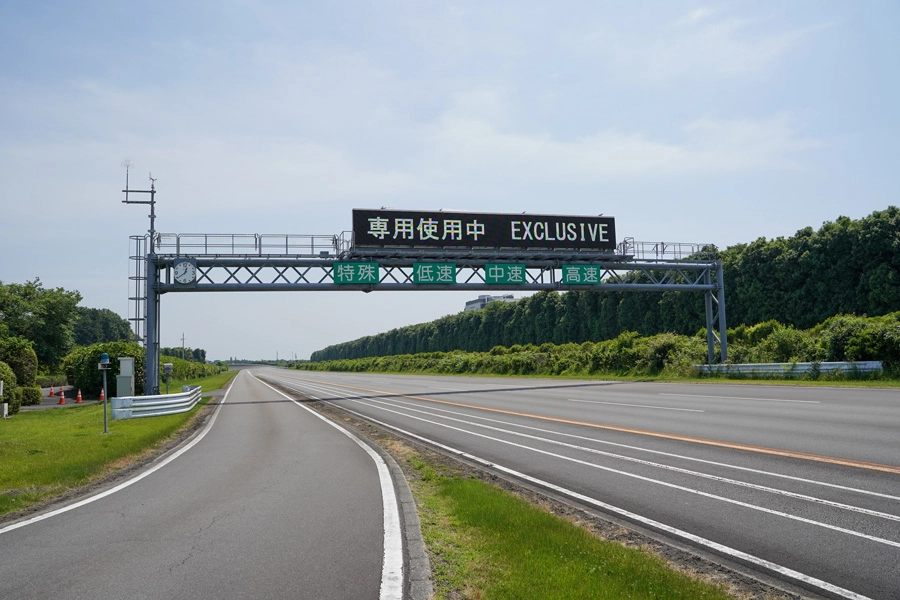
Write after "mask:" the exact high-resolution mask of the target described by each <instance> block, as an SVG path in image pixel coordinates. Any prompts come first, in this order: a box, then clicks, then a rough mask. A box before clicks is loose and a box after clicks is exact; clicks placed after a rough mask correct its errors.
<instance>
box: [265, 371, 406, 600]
mask: <svg viewBox="0 0 900 600" xmlns="http://www.w3.org/2000/svg"><path fill="white" fill-rule="evenodd" d="M253 377H254V379H256V380H257V381H259V382H260V383H262V384H263V385H265V386H266V387H268V388H269V389H271V390H273V391H275V392H277V393H278V394H280V395H282V396H284V397H285V398H287V399H288V400H290V401H291V402H293V403H294V404H296V405H297V406H299V407H300V408H302V409H303V410H305V411H307V412H309V413H310V414H312V415H315V416H316V417H318V418H319V419H321V420H322V421H324V422H325V423H328V424H329V425H331V426H332V427H334V428H335V429H337V430H338V431H340V432H341V433H343V434H344V435H346V436H347V437H348V438H350V439H351V440H353V441H354V442H356V444H358V445H359V447H360V448H362V449H363V450H365V452H366V453H367V454H368V455H369V456H370V457H371V458H372V460H373V461H374V462H375V466H376V467H377V468H378V480H379V482H380V484H381V498H382V504H383V506H384V516H383V520H384V560H383V562H382V564H381V593H380V600H401V599H402V598H403V536H402V534H401V527H400V508H399V505H398V504H397V495H396V494H395V493H394V481H393V479H391V472H390V471H389V470H388V466H387V463H385V462H384V459H383V458H381V456H380V455H379V454H378V453H377V452H375V451H374V450H372V448H371V447H369V445H368V444H366V443H365V442H363V441H362V440H361V439H359V438H358V437H356V436H355V435H353V434H352V433H350V432H349V431H347V430H346V429H344V428H343V427H341V426H340V425H338V424H337V423H334V422H332V421H330V420H329V419H327V418H325V417H324V416H322V415H320V414H319V413H317V412H316V411H314V410H312V409H311V408H309V407H308V406H304V405H303V404H302V403H301V402H297V401H296V400H294V399H293V398H291V397H290V396H288V395H287V394H285V393H284V392H282V391H281V390H278V389H275V388H274V387H272V386H271V385H269V384H268V383H266V382H265V381H263V380H261V379H259V378H258V377H256V376H255V375H254V376H253ZM314 400H318V398H314Z"/></svg>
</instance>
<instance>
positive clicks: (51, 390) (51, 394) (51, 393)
mask: <svg viewBox="0 0 900 600" xmlns="http://www.w3.org/2000/svg"><path fill="white" fill-rule="evenodd" d="M50 397H51V398H52V397H53V386H52V385H51V386H50Z"/></svg>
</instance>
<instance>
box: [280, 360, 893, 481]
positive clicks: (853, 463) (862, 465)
mask: <svg viewBox="0 0 900 600" xmlns="http://www.w3.org/2000/svg"><path fill="white" fill-rule="evenodd" d="M291 379H296V380H297V381H305V382H308V383H316V384H319V385H333V386H336V387H343V388H349V389H352V390H360V391H364V392H369V393H374V394H379V395H384V396H388V397H396V398H410V399H413V400H422V401H424V402H433V403H435V404H444V405H447V406H456V407H459V408H469V409H473V410H483V411H486V412H492V413H499V414H503V415H512V416H516V417H527V418H529V419H538V420H541V421H550V422H553V423H564V424H566V425H579V426H582V427H592V428H594V429H603V430H606V431H618V432H620V433H633V434H636V435H645V436H649V437H656V438H662V439H666V440H675V441H679V442H690V443H692V444H703V445H705V446H715V447H717V448H727V449H729V450H744V451H746V452H756V453H758V454H769V455H773V456H783V457H786V458H798V459H800V460H809V461H814V462H821V463H828V464H832V465H841V466H844V467H855V468H859V469H869V470H871V471H882V472H884V473H893V474H895V475H900V466H894V465H884V464H881V463H874V462H866V461H861V460H854V459H852V458H836V457H833V456H825V455H822V454H811V453H809V452H799V451H796V450H781V449H779V448H767V447H766V446H754V445H751V444H741V443H737V442H725V441H721V440H711V439H707V438H700V437H694V436H687V435H678V434H674V433H663V432H660V431H650V430H648V429H635V428H633V427H621V426H619V425H607V424H605V423H592V422H590V421H578V420H574V419H563V418H561V417H550V416H547V415H536V414H533V413H525V412H518V411H514V410H506V409H502V408H490V407H487V406H478V405H474V404H465V403H463V402H452V401H450V400H438V399H436V398H427V397H425V396H414V395H412V394H401V393H398V392H387V391H383V390H375V389H370V388H363V387H357V386H353V385H347V384H342V383H331V382H328V383H327V384H323V383H322V382H321V381H318V380H316V379H303V378H302V377H292V378H291Z"/></svg>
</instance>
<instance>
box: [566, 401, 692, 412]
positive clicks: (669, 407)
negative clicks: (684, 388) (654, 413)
mask: <svg viewBox="0 0 900 600" xmlns="http://www.w3.org/2000/svg"><path fill="white" fill-rule="evenodd" d="M567 400H568V401H569V402H581V403H583V404H609V405H610V406H631V407H634V408H655V409H657V410H680V411H682V412H698V413H702V412H706V411H705V410H698V409H696V408H672V407H671V406H650V405H648V404H626V403H624V402H601V401H600V400H575V399H574V398H567Z"/></svg>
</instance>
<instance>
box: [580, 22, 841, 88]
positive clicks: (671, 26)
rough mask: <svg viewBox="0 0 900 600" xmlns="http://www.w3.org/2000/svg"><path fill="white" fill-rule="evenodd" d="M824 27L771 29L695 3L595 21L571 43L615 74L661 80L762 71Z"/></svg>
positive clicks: (733, 76)
mask: <svg viewBox="0 0 900 600" xmlns="http://www.w3.org/2000/svg"><path fill="white" fill-rule="evenodd" d="M825 27H827V25H813V26H804V27H794V28H777V27H776V26H774V25H773V23H772V22H770V21H769V20H767V19H764V18H759V17H754V18H744V17H738V16H728V15H724V14H721V13H720V12H719V11H714V10H711V9H708V8H698V9H695V10H693V11H690V12H688V13H687V14H685V15H682V16H681V17H678V18H676V19H674V20H671V21H668V22H666V21H664V20H663V18H661V16H660V15H657V14H656V13H653V15H652V16H651V17H648V18H645V19H642V20H640V21H639V23H638V24H637V25H634V24H631V26H630V27H628V26H624V27H623V26H620V24H609V23H602V24H596V25H594V26H593V27H592V29H591V30H590V31H587V32H585V33H583V34H582V35H580V36H577V37H576V41H575V43H576V45H577V48H578V51H579V52H581V53H582V54H585V55H590V56H595V57H598V58H599V59H600V60H601V61H602V64H603V65H604V66H605V68H606V69H608V70H609V71H610V73H612V74H613V75H614V76H615V77H619V78H625V79H626V80H635V81H639V82H642V83H644V84H650V85H664V84H670V83H673V82H688V81H692V80H694V81H696V80H699V81H702V80H708V79H736V78H741V77H759V76H761V75H766V74H768V73H770V72H771V70H772V69H774V68H776V67H777V66H778V65H779V63H780V61H782V60H783V59H784V58H785V57H786V56H788V55H789V53H790V51H792V50H794V49H795V48H797V47H799V46H800V45H801V44H803V43H805V42H806V41H807V40H808V39H809V38H810V37H811V36H812V35H813V34H814V33H815V32H817V31H819V30H821V29H823V28H825Z"/></svg>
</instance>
